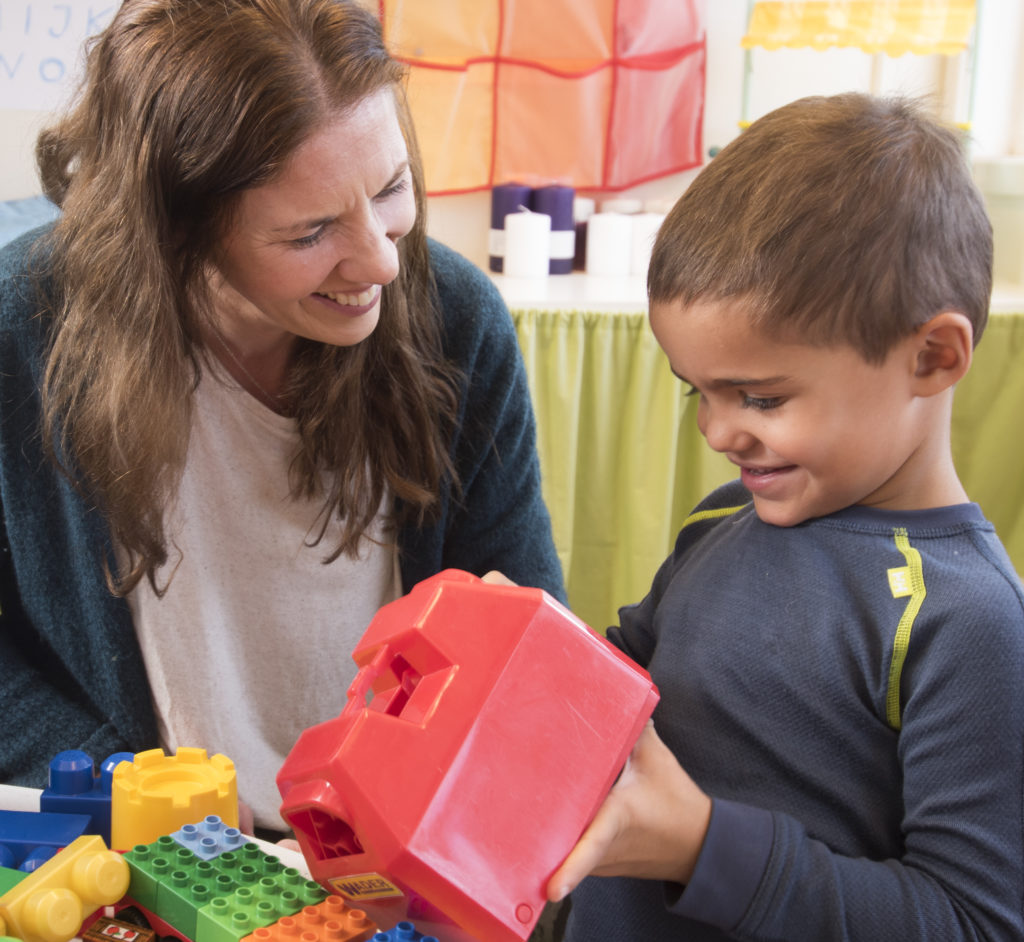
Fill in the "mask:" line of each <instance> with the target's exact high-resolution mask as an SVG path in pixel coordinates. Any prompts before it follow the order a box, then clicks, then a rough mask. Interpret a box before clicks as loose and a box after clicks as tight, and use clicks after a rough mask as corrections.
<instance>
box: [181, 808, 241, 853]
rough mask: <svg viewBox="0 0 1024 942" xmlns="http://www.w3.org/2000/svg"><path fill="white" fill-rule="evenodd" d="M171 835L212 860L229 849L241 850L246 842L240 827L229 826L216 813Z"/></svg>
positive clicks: (185, 845)
mask: <svg viewBox="0 0 1024 942" xmlns="http://www.w3.org/2000/svg"><path fill="white" fill-rule="evenodd" d="M171 837H173V838H174V839H175V840H176V841H177V842H178V843H179V844H181V846H182V847H187V848H188V849H189V850H190V851H192V853H193V854H195V855H196V856H197V857H199V858H201V859H202V860H212V859H213V858H214V857H219V856H220V855H221V854H223V853H225V852H227V851H229V850H231V851H233V850H239V849H240V848H241V847H242V846H243V845H244V844H245V838H243V837H242V832H241V831H239V830H238V828H233V827H227V826H226V825H225V824H224V822H223V821H222V820H221V819H220V818H219V817H218V816H217V815H215V814H211V815H207V816H206V818H204V819H203V820H202V821H200V822H199V823H198V824H186V825H185V826H184V827H183V828H182V829H181V830H180V831H175V832H174V833H173V834H172V835H171Z"/></svg>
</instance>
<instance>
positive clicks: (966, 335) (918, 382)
mask: <svg viewBox="0 0 1024 942" xmlns="http://www.w3.org/2000/svg"><path fill="white" fill-rule="evenodd" d="M914 339H915V344H914V347H915V350H916V362H915V369H914V387H915V388H914V392H915V394H916V395H919V396H934V395H935V394H936V393H939V392H942V391H943V390H944V389H948V388H949V387H950V386H953V385H955V384H956V383H957V382H958V381H959V380H960V379H961V378H962V377H963V375H964V374H965V373H966V372H967V370H968V368H969V367H970V365H971V357H972V355H973V352H974V327H973V325H972V324H971V322H970V320H969V319H968V318H967V316H966V315H964V314H961V313H960V312H959V311H943V312H942V313H941V314H936V315H935V316H934V317H932V318H931V319H930V320H928V321H925V323H923V324H922V325H921V326H920V327H918V328H917V330H916V331H914Z"/></svg>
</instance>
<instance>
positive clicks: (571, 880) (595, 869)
mask: <svg viewBox="0 0 1024 942" xmlns="http://www.w3.org/2000/svg"><path fill="white" fill-rule="evenodd" d="M710 817H711V799H710V798H708V796H707V795H705V794H704V793H703V792H702V791H701V790H700V789H699V788H698V787H697V785H696V784H695V783H694V781H693V779H691V778H690V777H689V776H688V775H687V774H686V772H684V771H683V769H682V767H681V766H680V765H679V763H678V762H677V761H676V758H675V756H673V755H672V753H671V752H670V751H669V749H668V747H667V746H666V745H665V744H664V743H663V742H662V741H661V739H659V738H658V734H657V733H656V732H655V731H654V725H653V723H648V724H647V726H646V727H645V728H644V730H643V732H642V733H641V734H640V738H639V740H637V744H636V746H634V748H633V751H632V753H631V754H630V757H629V759H628V760H627V762H626V765H625V768H623V770H622V774H621V775H620V776H619V779H618V781H617V782H616V783H615V786H614V787H613V788H612V790H611V792H610V793H609V795H608V798H607V799H606V800H605V802H604V803H603V804H602V806H601V807H600V809H598V812H597V815H596V816H595V817H594V820H593V821H592V822H591V823H590V825H589V826H588V827H587V829H586V831H585V832H584V833H583V836H582V837H581V838H580V840H579V842H578V843H577V844H576V846H575V847H574V848H573V850H572V853H571V854H570V855H569V856H568V857H567V858H566V860H565V862H564V863H563V864H562V865H561V866H560V867H559V868H558V870H557V871H555V873H554V874H553V875H552V877H551V879H550V881H549V882H548V898H549V899H550V900H551V901H552V902H558V901H559V900H561V899H564V898H565V897H566V896H567V895H568V894H569V893H571V892H572V890H574V889H575V888H576V886H577V884H579V882H580V881H581V880H582V879H583V878H584V877H586V876H588V875H593V876H633V877H643V878H645V879H649V880H666V881H669V882H675V883H687V882H689V880H690V878H691V877H692V875H693V870H694V867H695V865H696V862H697V857H698V855H699V854H700V849H701V845H702V843H703V841H704V835H705V834H706V833H707V829H708V821H709V819H710Z"/></svg>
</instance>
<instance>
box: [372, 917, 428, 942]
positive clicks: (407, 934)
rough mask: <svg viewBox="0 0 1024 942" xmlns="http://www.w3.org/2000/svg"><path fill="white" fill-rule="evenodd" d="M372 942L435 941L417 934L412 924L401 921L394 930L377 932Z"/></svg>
mask: <svg viewBox="0 0 1024 942" xmlns="http://www.w3.org/2000/svg"><path fill="white" fill-rule="evenodd" d="M373 942H437V939H436V938H435V937H434V936H432V935H423V934H422V933H420V932H417V931H416V926H415V925H413V923H411V922H407V921H405V920H402V922H400V923H399V924H398V925H397V926H395V928H394V929H389V930H388V931H387V932H378V933H377V934H376V935H375V936H373Z"/></svg>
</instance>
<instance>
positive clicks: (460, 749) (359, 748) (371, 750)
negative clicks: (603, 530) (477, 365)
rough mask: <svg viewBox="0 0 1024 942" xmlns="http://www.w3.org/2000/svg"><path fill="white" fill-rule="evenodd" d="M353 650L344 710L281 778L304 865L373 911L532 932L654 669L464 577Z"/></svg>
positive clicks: (640, 709) (418, 591)
mask: <svg viewBox="0 0 1024 942" xmlns="http://www.w3.org/2000/svg"><path fill="white" fill-rule="evenodd" d="M353 658H354V659H355V661H356V663H357V664H358V665H359V666H360V670H359V673H358V675H357V676H356V679H355V681H354V682H353V684H352V686H351V688H350V689H349V692H348V703H347V705H346V707H345V709H344V710H343V712H342V713H341V715H340V716H338V717H337V718H335V719H333V720H330V721H328V722H326V723H322V724H320V725H318V726H314V727H312V728H310V729H308V730H306V731H305V732H304V733H303V734H302V736H301V737H300V739H299V741H298V743H297V744H296V745H295V748H294V749H293V750H292V752H291V754H290V755H289V756H288V758H287V760H286V761H285V764H284V765H283V766H282V768H281V771H280V773H279V774H278V777H277V784H278V788H279V789H280V791H281V795H282V797H283V799H284V800H283V804H282V806H281V814H282V816H283V817H284V818H285V820H286V821H287V822H288V823H289V825H291V827H292V828H293V829H294V830H295V834H296V836H297V837H298V840H299V844H300V845H301V847H302V851H303V853H304V854H305V857H306V861H307V863H308V865H309V868H310V871H311V873H312V876H313V877H314V879H316V880H319V881H320V882H321V883H323V884H324V885H325V886H328V887H330V888H331V889H333V890H334V891H335V892H338V893H341V894H342V895H344V896H347V897H348V898H349V899H350V900H352V901H353V903H354V904H357V905H358V906H359V908H360V909H364V910H367V911H369V912H370V913H371V916H372V917H373V918H376V917H375V916H373V915H372V914H373V913H378V914H379V915H380V916H381V919H384V920H388V919H390V920H391V921H393V920H394V918H396V913H398V914H399V915H398V918H401V913H403V912H404V913H405V914H406V915H408V916H409V917H411V918H415V919H417V921H419V920H420V919H421V918H426V919H433V920H440V921H443V922H450V923H453V924H454V925H455V926H459V927H461V929H462V930H464V931H465V932H466V933H468V934H469V935H470V936H471V937H475V938H477V939H485V940H487V942H514V940H522V939H526V938H527V937H528V936H529V934H530V931H531V929H532V928H533V926H534V924H535V923H536V922H537V919H538V918H539V916H540V912H541V909H542V908H543V906H544V901H545V894H544V888H545V884H546V882H547V880H548V878H549V877H550V876H551V874H552V873H553V872H554V870H555V868H556V867H557V866H558V865H559V864H560V863H561V862H562V860H564V859H565V857H566V855H567V854H568V853H569V851H570V850H571V849H572V847H573V846H574V844H575V843H576V841H577V840H578V839H579V836H580V835H581V834H582V832H583V830H584V828H585V827H586V825H587V824H588V823H589V822H590V820H591V819H592V818H593V816H594V814H595V813H596V812H597V809H598V807H599V806H600V804H601V802H602V800H603V799H604V797H605V795H606V794H607V792H608V790H609V788H610V787H611V786H612V784H613V782H614V781H615V778H616V776H617V775H618V773H619V771H620V770H621V768H622V766H623V764H624V762H625V760H626V758H627V756H628V755H629V752H630V749H631V748H632V746H633V744H634V743H635V741H636V739H637V737H638V736H639V734H640V731H641V729H642V728H643V726H644V724H645V722H646V721H647V719H648V717H649V716H650V715H651V712H652V711H653V709H654V706H655V704H656V703H657V701H658V693H657V690H656V688H655V687H654V685H653V684H652V682H651V679H650V677H649V675H648V674H647V672H646V671H644V670H643V669H641V668H640V667H638V666H637V665H636V664H634V663H633V662H632V661H630V660H629V659H628V658H626V657H625V656H624V655H623V654H622V653H621V652H619V651H618V650H616V649H615V648H614V647H613V646H612V645H610V644H609V643H608V642H607V641H606V640H605V639H604V638H602V637H601V636H600V635H598V634H597V633H595V632H594V631H592V630H591V629H590V628H588V627H587V626H586V625H585V624H583V622H581V621H580V620H579V619H578V618H576V617H575V616H574V615H573V614H572V613H571V612H569V611H568V610H566V609H565V608H564V607H563V606H561V605H560V604H559V603H558V602H556V601H555V600H554V599H552V598H551V597H550V596H549V595H548V594H547V593H545V592H543V591H542V590H540V589H530V588H523V587H518V586H499V585H493V584H488V583H484V582H482V581H481V580H480V579H478V578H476V577H475V576H472V575H470V574H469V573H465V572H461V571H458V570H446V571H445V572H442V573H440V574H438V575H437V576H434V577H433V578H431V579H428V580H426V581H424V582H421V583H420V584H419V585H417V586H416V587H415V588H414V589H413V590H412V592H410V593H409V594H408V595H407V596H405V597H404V598H401V599H398V600H397V601H395V602H393V603H391V604H390V605H387V606H385V607H384V608H382V609H381V610H380V612H379V613H378V614H377V616H376V617H375V618H374V620H373V622H372V623H371V624H370V626H369V628H368V629H367V631H366V633H365V635H364V636H363V638H362V640H361V641H360V643H359V644H358V646H357V647H356V649H355V651H354V652H353ZM377 921H378V922H380V921H381V920H380V919H378V920H377ZM382 924H386V923H382Z"/></svg>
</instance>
